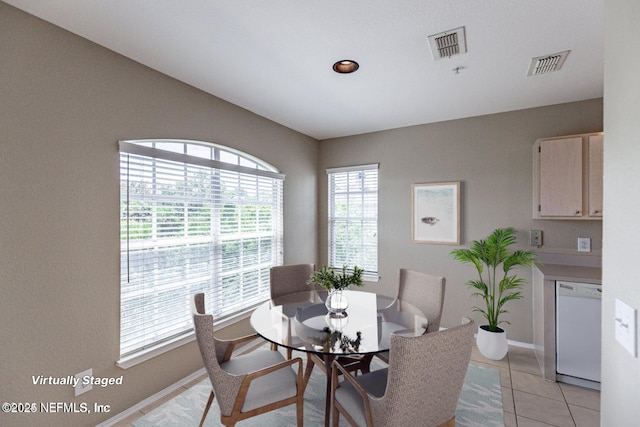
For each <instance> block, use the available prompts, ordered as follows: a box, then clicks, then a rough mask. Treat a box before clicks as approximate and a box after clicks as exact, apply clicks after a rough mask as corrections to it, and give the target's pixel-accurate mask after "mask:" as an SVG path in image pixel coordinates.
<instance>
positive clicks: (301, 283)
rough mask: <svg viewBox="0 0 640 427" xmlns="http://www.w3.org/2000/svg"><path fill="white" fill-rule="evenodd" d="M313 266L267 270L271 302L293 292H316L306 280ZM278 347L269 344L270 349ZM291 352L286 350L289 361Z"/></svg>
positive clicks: (286, 266)
mask: <svg viewBox="0 0 640 427" xmlns="http://www.w3.org/2000/svg"><path fill="white" fill-rule="evenodd" d="M315 268H316V266H315V264H291V265H278V266H274V267H271V268H270V269H269V291H270V292H271V300H272V301H278V300H282V299H286V298H287V296H288V295H290V294H293V293H295V292H304V291H311V290H316V289H317V287H316V286H315V285H307V280H309V278H310V277H311V276H312V275H313V272H314V270H315ZM277 348H278V346H277V345H276V344H271V349H272V350H276V349H277ZM291 356H292V351H291V349H290V348H287V359H291Z"/></svg>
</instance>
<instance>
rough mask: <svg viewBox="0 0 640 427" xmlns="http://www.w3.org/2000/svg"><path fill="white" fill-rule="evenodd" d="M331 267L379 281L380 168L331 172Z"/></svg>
mask: <svg viewBox="0 0 640 427" xmlns="http://www.w3.org/2000/svg"><path fill="white" fill-rule="evenodd" d="M327 175H328V178H329V264H330V266H331V267H333V268H342V267H343V266H344V265H346V266H347V267H353V266H354V265H357V266H358V267H360V268H363V269H364V271H365V272H364V275H365V279H366V280H375V281H377V280H378V165H377V164H374V165H363V166H351V167H344V168H332V169H327Z"/></svg>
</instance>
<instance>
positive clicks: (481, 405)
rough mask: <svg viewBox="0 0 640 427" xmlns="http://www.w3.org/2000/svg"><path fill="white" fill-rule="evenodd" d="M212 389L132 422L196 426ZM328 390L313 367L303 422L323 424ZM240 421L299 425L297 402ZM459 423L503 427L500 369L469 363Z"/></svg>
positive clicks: (216, 419)
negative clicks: (297, 423) (297, 422)
mask: <svg viewBox="0 0 640 427" xmlns="http://www.w3.org/2000/svg"><path fill="white" fill-rule="evenodd" d="M298 355H300V356H301V357H303V359H304V354H302V353H299V352H295V353H294V357H296V356H298ZM383 366H384V365H382V362H380V361H379V360H378V359H376V358H374V361H373V362H372V366H371V369H372V370H374V369H379V368H380V367H383ZM210 391H211V383H210V382H209V380H208V379H207V380H204V381H202V382H201V383H199V384H197V385H196V386H194V387H191V388H190V389H189V390H187V391H185V392H184V393H182V394H180V395H179V396H176V397H175V398H173V399H171V400H170V401H168V402H167V403H165V404H163V405H162V406H160V407H158V408H156V409H154V410H153V411H151V412H149V413H148V414H146V415H145V416H143V417H142V418H140V419H138V420H136V421H134V422H133V425H134V426H135V427H187V426H197V425H198V423H199V422H200V417H202V411H203V410H204V405H205V403H206V402H207V399H208V397H209V392H210ZM325 392H326V382H325V375H324V373H323V372H322V371H320V370H319V369H314V370H313V373H312V374H311V379H310V380H309V384H308V385H307V388H306V390H305V396H304V399H305V406H304V425H305V426H306V427H316V426H324V396H325ZM204 425H205V426H207V427H213V426H219V425H220V412H219V408H218V406H217V401H216V400H214V403H213V404H212V405H211V409H210V410H209V414H208V415H207V419H206V420H205V423H204ZM238 425H239V426H245V427H265V426H269V427H272V426H278V427H296V411H295V405H290V406H288V407H286V408H282V409H279V410H276V411H272V412H268V413H266V414H262V415H259V416H257V417H254V418H250V419H248V420H244V421H241V422H239V423H238ZM340 425H344V426H346V425H348V423H347V422H346V420H341V422H340ZM456 426H458V427H504V422H503V417H502V391H501V388H500V372H498V371H497V370H495V369H491V368H485V367H482V366H476V365H469V369H468V371H467V376H466V377H465V380H464V386H463V387H462V392H461V393H460V400H459V401H458V408H457V409H456Z"/></svg>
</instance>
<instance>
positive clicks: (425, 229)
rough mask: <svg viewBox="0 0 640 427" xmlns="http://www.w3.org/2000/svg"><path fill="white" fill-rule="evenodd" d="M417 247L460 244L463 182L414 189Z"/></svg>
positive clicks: (414, 186) (413, 226)
mask: <svg viewBox="0 0 640 427" xmlns="http://www.w3.org/2000/svg"><path fill="white" fill-rule="evenodd" d="M411 191H412V197H411V212H412V218H411V220H412V223H411V231H412V234H413V242H414V243H433V244H441V245H459V244H460V181H457V182H437V183H432V184H413V185H412V186H411Z"/></svg>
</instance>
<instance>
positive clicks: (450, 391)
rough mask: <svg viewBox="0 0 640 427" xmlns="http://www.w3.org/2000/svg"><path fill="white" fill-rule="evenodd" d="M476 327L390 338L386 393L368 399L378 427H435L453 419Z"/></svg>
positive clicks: (469, 324) (466, 324)
mask: <svg viewBox="0 0 640 427" xmlns="http://www.w3.org/2000/svg"><path fill="white" fill-rule="evenodd" d="M474 325H475V323H474V322H473V321H472V320H470V319H467V318H464V319H463V324H462V325H460V326H457V327H453V328H449V329H447V330H443V331H440V332H434V333H429V334H425V335H422V336H420V337H402V336H398V335H392V337H391V350H390V355H389V356H390V358H389V371H388V378H387V388H386V390H385V394H384V396H383V397H381V398H380V399H371V414H372V418H373V420H374V424H375V425H376V426H409V425H420V426H438V425H440V424H443V423H444V422H446V421H448V420H450V419H451V418H453V417H454V416H455V411H456V406H457V404H458V399H459V398H460V391H461V390H462V385H463V382H464V377H465V375H466V373H467V368H468V366H469V361H470V359H471V348H472V345H473V333H474V331H475V328H474Z"/></svg>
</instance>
